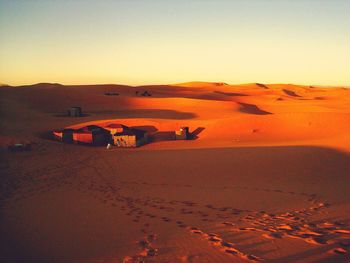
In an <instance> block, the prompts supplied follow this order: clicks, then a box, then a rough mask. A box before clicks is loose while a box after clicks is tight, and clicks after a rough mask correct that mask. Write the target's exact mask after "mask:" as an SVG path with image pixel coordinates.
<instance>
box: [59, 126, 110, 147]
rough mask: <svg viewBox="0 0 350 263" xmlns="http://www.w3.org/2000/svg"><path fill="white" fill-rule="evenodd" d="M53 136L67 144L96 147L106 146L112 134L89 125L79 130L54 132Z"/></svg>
mask: <svg viewBox="0 0 350 263" xmlns="http://www.w3.org/2000/svg"><path fill="white" fill-rule="evenodd" d="M53 135H54V137H55V138H56V139H58V140H60V141H62V142H65V143H77V144H88V145H95V146H101V145H106V144H107V143H108V142H110V140H111V135H110V132H109V131H108V130H105V129H103V128H101V127H99V126H96V125H88V126H85V127H82V128H80V129H77V130H74V129H64V130H62V131H54V132H53Z"/></svg>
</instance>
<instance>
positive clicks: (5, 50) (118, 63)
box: [0, 0, 350, 86]
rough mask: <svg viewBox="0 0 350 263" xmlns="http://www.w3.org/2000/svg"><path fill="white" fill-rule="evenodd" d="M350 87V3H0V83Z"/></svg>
mask: <svg viewBox="0 0 350 263" xmlns="http://www.w3.org/2000/svg"><path fill="white" fill-rule="evenodd" d="M192 80H200V81H220V82H221V81H222V82H228V83H249V82H261V83H298V84H320V85H347V86H349V85H350V1H349V0H290V1H285V0H226V1H225V0H221V1H220V0H212V1H209V0H153V1H152V0H139V1H137V0H119V1H118V0H36V1H35V0H0V82H1V83H6V84H11V85H19V84H30V83H36V82H59V83H63V84H93V83H122V84H130V85H139V84H166V83H176V82H185V81H192Z"/></svg>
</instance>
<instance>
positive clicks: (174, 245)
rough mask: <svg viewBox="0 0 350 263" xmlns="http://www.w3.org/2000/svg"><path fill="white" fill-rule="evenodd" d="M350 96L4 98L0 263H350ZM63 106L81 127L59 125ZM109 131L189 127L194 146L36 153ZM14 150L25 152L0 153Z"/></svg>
mask: <svg viewBox="0 0 350 263" xmlns="http://www.w3.org/2000/svg"><path fill="white" fill-rule="evenodd" d="M144 91H147V92H148V93H150V94H151V96H147V97H144V96H141V95H140V94H142V93H143V92H144ZM105 93H118V94H119V95H118V96H107V95H105ZM349 95H350V91H349V90H348V89H343V88H323V87H322V88H321V87H310V86H298V85H285V84H273V85H266V84H261V83H252V84H244V85H228V84H226V83H204V82H191V83H181V84H175V85H158V86H142V87H129V86H123V85H91V86H63V85H59V84H48V83H41V84H37V85H31V86H23V87H1V88H0V100H1V101H0V102H1V104H0V105H1V131H0V139H1V141H0V143H1V146H2V151H1V153H0V154H1V155H0V157H1V160H2V162H1V163H2V165H1V177H0V183H1V189H2V191H1V195H0V197H1V199H0V205H1V218H0V220H1V221H0V234H1V238H0V242H1V246H2V252H1V258H0V261H1V262H24V261H25V262H123V261H125V262H137V261H138V260H145V261H146V262H246V261H259V260H267V261H268V262H315V261H320V262H329V261H332V262H346V261H349V260H350V236H349V233H350V225H349V220H350V218H349V214H350V213H349V212H350V196H349V193H348V185H349V183H350V179H349V172H348V171H349V170H350V156H349V151H350V133H349V131H350V111H349V109H350V96H349ZM70 106H81V107H82V108H83V111H84V113H85V114H86V115H85V116H84V117H81V118H68V117H64V116H63V115H64V113H65V111H66V110H67V108H68V107H70ZM110 121H113V122H114V121H115V122H120V123H123V124H126V125H129V126H138V127H140V126H142V127H143V128H144V129H152V130H158V131H171V130H174V129H177V128H179V127H180V126H189V127H190V130H191V131H194V132H195V133H196V139H195V140H191V141H160V142H155V143H152V144H149V145H146V146H144V147H141V148H138V149H112V150H109V151H108V150H106V149H105V148H103V147H102V148H95V147H86V146H78V145H67V144H61V143H59V142H55V141H51V140H49V139H47V135H48V132H49V131H51V130H54V129H62V128H63V127H68V126H70V127H79V126H81V125H86V124H92V123H94V124H98V123H106V122H110ZM21 141H29V142H32V146H33V147H32V148H33V149H32V151H29V152H17V153H16V152H8V151H6V150H5V148H4V147H5V146H6V145H8V144H10V143H16V142H21Z"/></svg>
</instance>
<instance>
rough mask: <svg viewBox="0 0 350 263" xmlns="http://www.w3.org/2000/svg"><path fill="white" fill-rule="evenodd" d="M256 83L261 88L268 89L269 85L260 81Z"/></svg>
mask: <svg viewBox="0 0 350 263" xmlns="http://www.w3.org/2000/svg"><path fill="white" fill-rule="evenodd" d="M256 85H257V86H258V87H260V88H263V89H268V88H269V87H268V86H266V85H265V84H261V83H256Z"/></svg>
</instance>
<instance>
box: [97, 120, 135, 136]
mask: <svg viewBox="0 0 350 263" xmlns="http://www.w3.org/2000/svg"><path fill="white" fill-rule="evenodd" d="M103 128H104V129H106V130H108V131H109V132H110V134H111V135H114V134H116V133H121V132H123V131H125V130H128V129H130V128H129V127H128V126H125V125H123V124H119V123H111V124H108V125H106V126H104V127H103Z"/></svg>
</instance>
